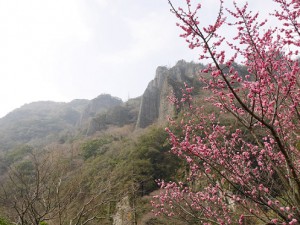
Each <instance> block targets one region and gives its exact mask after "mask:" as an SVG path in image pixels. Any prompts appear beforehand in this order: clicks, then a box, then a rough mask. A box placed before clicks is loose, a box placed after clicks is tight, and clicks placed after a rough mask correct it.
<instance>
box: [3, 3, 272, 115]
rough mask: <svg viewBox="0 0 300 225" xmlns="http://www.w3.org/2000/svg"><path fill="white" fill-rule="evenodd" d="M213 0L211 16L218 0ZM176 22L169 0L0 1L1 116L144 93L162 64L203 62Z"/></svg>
mask: <svg viewBox="0 0 300 225" xmlns="http://www.w3.org/2000/svg"><path fill="white" fill-rule="evenodd" d="M176 1H177V2H180V0H176ZM181 2H183V1H181ZM207 2H209V3H208V5H207V7H208V9H209V10H207V14H206V15H205V19H207V20H208V21H209V20H210V19H212V18H214V13H215V10H216V9H217V7H218V5H217V2H218V1H217V0H209V1H207ZM250 2H251V4H252V3H257V4H255V7H256V8H257V9H263V8H264V7H268V4H269V3H270V1H269V0H268V1H264V2H263V1H258V0H251V1H250ZM258 3H259V4H258ZM175 22H176V19H175V18H174V15H172V14H171V13H170V11H169V6H168V4H167V0H0V76H1V80H0V117H2V116H4V115H5V114H6V113H8V112H9V111H12V110H13V109H15V108H17V107H20V106H21V105H23V104H25V103H29V102H33V101H38V100H53V101H71V100H72V99H78V98H85V99H92V98H95V97H96V96H98V95H99V94H101V93H109V94H111V95H113V96H117V97H120V98H122V99H123V100H127V98H128V96H129V97H131V98H132V97H137V96H140V95H142V94H143V92H144V90H145V88H146V86H147V84H148V82H149V81H150V80H151V79H153V78H154V76H155V69H156V67H157V66H160V65H166V66H170V67H171V66H173V65H174V64H175V63H176V62H177V61H178V60H180V59H185V60H186V61H191V60H194V61H196V62H197V58H198V54H197V51H192V50H189V49H188V48H187V46H186V43H185V41H184V40H183V39H181V38H179V37H178V35H179V34H180V30H179V29H178V28H177V27H176V26H175Z"/></svg>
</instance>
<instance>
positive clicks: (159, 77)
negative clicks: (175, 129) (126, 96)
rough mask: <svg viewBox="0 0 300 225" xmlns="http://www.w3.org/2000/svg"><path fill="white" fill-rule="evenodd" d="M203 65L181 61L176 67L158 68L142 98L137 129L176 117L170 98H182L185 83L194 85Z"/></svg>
mask: <svg viewBox="0 0 300 225" xmlns="http://www.w3.org/2000/svg"><path fill="white" fill-rule="evenodd" d="M201 68H202V65H199V64H195V63H187V62H185V61H183V60H181V61H179V62H178V63H177V64H176V65H175V66H174V67H172V68H170V69H168V68H167V67H158V68H157V70H156V75H155V78H154V80H152V81H151V82H150V83H149V85H148V87H147V89H146V90H145V92H144V94H143V96H142V102H141V106H140V111H139V116H138V120H137V124H136V127H137V128H145V127H147V126H149V125H151V124H153V123H154V122H158V123H162V122H163V121H165V120H166V117H167V116H168V115H174V112H175V108H174V106H173V105H172V104H170V102H169V100H168V96H171V95H175V97H177V98H180V95H181V88H183V87H184V83H188V84H192V83H193V82H194V81H195V80H196V79H195V78H196V75H197V74H198V71H199V70H200V69H201Z"/></svg>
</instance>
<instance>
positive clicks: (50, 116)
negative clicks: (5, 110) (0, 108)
mask: <svg viewBox="0 0 300 225" xmlns="http://www.w3.org/2000/svg"><path fill="white" fill-rule="evenodd" d="M200 68H202V65H200V64H195V63H187V62H185V61H183V60H181V61H179V62H178V63H177V64H176V65H175V66H174V67H172V68H167V67H158V68H157V70H156V75H155V78H154V80H152V81H150V83H149V84H148V87H147V88H146V90H145V92H144V94H143V95H142V96H141V97H138V98H135V99H130V100H128V101H127V102H123V101H122V100H121V99H120V98H117V97H113V96H111V95H109V94H101V95H99V96H98V97H96V98H94V99H92V100H86V99H76V100H73V101H71V102H68V103H64V102H51V101H40V102H34V103H30V104H25V105H24V106H22V107H20V108H18V109H16V110H14V111H12V112H11V113H9V114H8V115H6V116H5V117H3V118H1V119H0V151H1V150H2V151H6V150H8V149H11V148H13V147H15V146H18V145H22V144H29V145H32V146H43V145H45V144H47V143H51V142H53V141H60V142H64V141H65V140H66V139H68V138H71V137H74V136H77V135H84V136H86V135H93V134H94V133H95V132H97V131H105V130H106V129H107V128H109V127H112V126H115V127H122V126H124V125H128V124H132V125H133V126H134V127H136V128H146V127H147V126H149V125H151V124H153V123H156V122H158V123H164V121H166V117H167V115H173V114H174V113H175V108H174V106H173V105H172V104H170V103H169V102H168V96H170V95H171V94H172V93H173V94H175V96H176V97H180V94H181V88H182V87H183V83H184V82H185V83H188V84H194V83H195V80H196V79H195V74H197V71H198V70H199V69H200Z"/></svg>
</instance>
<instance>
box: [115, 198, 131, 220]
mask: <svg viewBox="0 0 300 225" xmlns="http://www.w3.org/2000/svg"><path fill="white" fill-rule="evenodd" d="M132 221H133V210H132V208H131V206H130V202H129V197H128V196H126V197H124V198H123V199H122V200H121V201H120V202H118V203H117V207H116V214H115V215H114V216H113V225H132V224H133V223H132Z"/></svg>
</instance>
